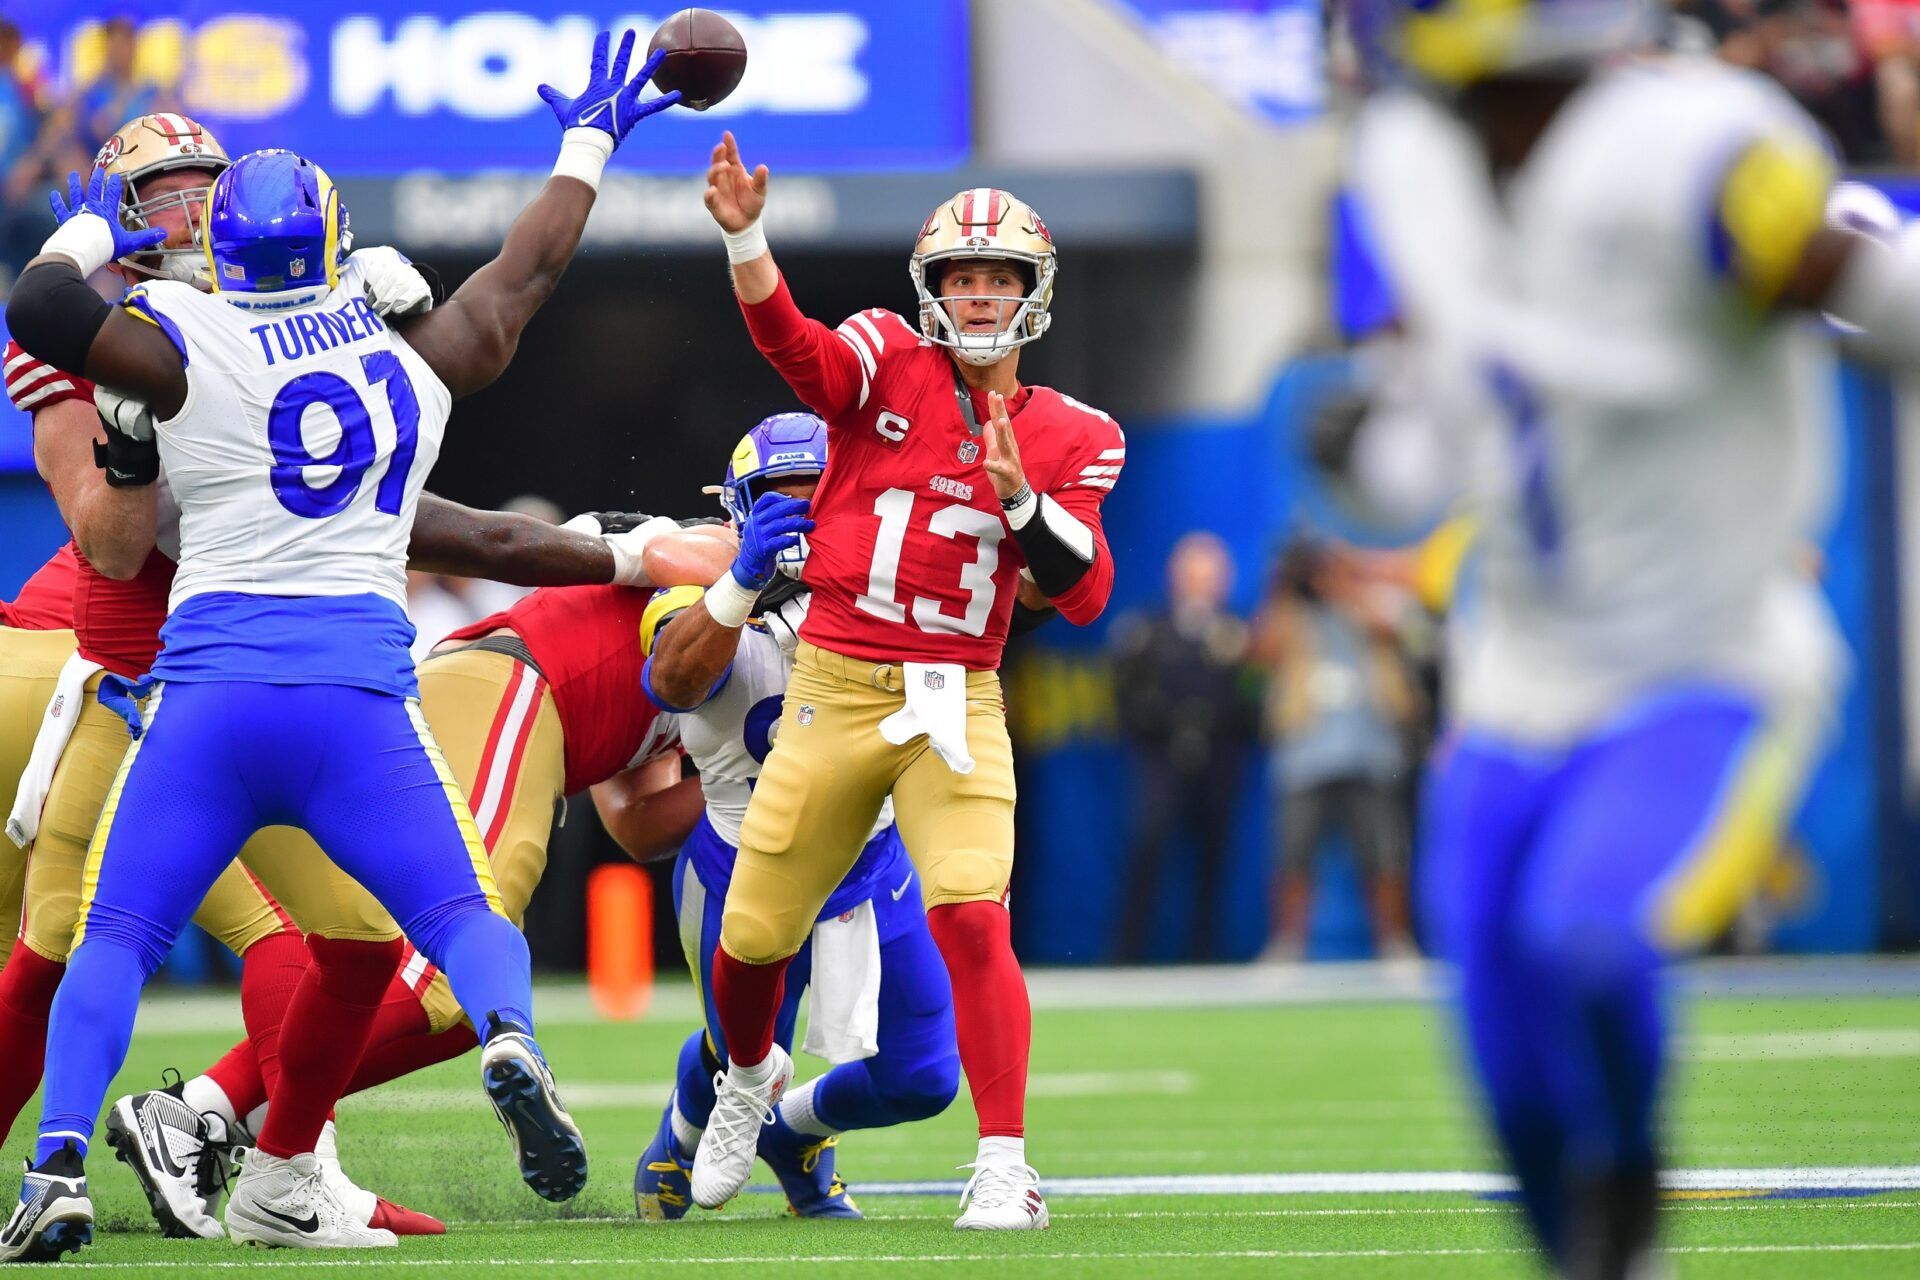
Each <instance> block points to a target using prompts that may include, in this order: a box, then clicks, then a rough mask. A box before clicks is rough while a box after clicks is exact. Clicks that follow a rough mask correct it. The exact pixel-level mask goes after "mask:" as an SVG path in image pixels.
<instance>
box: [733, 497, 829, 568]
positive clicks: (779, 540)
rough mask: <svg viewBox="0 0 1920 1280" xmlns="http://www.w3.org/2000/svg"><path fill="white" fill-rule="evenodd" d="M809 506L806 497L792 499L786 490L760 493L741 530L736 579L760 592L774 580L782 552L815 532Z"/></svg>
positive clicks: (736, 558) (734, 562)
mask: <svg viewBox="0 0 1920 1280" xmlns="http://www.w3.org/2000/svg"><path fill="white" fill-rule="evenodd" d="M808 506H809V503H808V502H807V500H806V499H805V498H789V497H787V496H786V495H785V494H784V493H763V494H761V495H760V499H759V501H757V502H755V503H754V504H753V510H751V511H749V512H748V513H747V522H746V524H745V525H743V526H742V527H741V529H740V554H739V555H738V556H736V557H734V561H733V579H734V581H735V582H738V583H739V584H740V585H741V586H743V587H745V588H746V589H747V590H749V591H758V590H760V588H762V587H764V586H766V585H767V584H768V583H769V582H772V581H773V575H774V574H775V573H776V572H777V570H778V565H779V560H780V553H781V552H782V551H785V550H786V549H787V548H788V547H793V546H798V545H799V543H800V539H801V538H802V537H803V536H804V535H806V534H809V533H812V532H813V521H811V520H809V519H807V508H808Z"/></svg>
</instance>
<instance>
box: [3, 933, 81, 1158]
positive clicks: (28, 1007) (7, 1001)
mask: <svg viewBox="0 0 1920 1280" xmlns="http://www.w3.org/2000/svg"><path fill="white" fill-rule="evenodd" d="M66 971H67V966H65V965H64V964H61V963H59V962H58V961H54V960H49V959H47V958H46V957H45V956H43V955H41V954H40V953H39V952H37V951H35V950H34V949H33V948H32V947H29V946H28V945H27V944H26V943H24V942H20V941H15V942H14V944H13V954H12V955H11V956H8V957H7V967H6V968H5V969H4V970H0V1046H5V1048H6V1050H7V1052H6V1053H5V1054H4V1055H0V1141H4V1140H5V1138H6V1135H7V1131H8V1130H10V1129H12V1128H13V1122H14V1120H15V1119H16V1118H17V1117H18V1116H19V1114H20V1108H22V1107H24V1106H26V1105H27V1100H28V1099H29V1098H31V1097H33V1091H34V1090H35V1089H38V1088H39V1087H40V1072H41V1071H42V1069H44V1067H45V1066H46V1060H47V1014H48V1013H49V1012H50V1011H51V1010H52V1008H53V993H54V992H55V991H56V990H58V989H59V987H60V979H61V977H62V976H63V975H64V974H65V973H66Z"/></svg>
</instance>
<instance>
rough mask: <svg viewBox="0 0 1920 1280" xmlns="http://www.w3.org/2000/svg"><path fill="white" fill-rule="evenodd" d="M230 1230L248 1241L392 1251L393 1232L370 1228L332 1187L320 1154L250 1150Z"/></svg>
mask: <svg viewBox="0 0 1920 1280" xmlns="http://www.w3.org/2000/svg"><path fill="white" fill-rule="evenodd" d="M227 1231H228V1233H229V1234H230V1235H232V1236H233V1238H234V1240H235V1241H237V1242H240V1243H244V1244H257V1245H265V1246H267V1247H268V1248H286V1249H391V1248H393V1247H394V1246H395V1245H397V1244H399V1243H400V1240H399V1237H397V1236H395V1235H394V1234H393V1232H391V1231H381V1230H376V1229H374V1228H371V1227H365V1226H362V1225H361V1224H360V1222H359V1221H358V1220H357V1219H355V1218H354V1216H353V1214H352V1213H351V1212H349V1211H348V1210H347V1208H346V1206H344V1205H342V1204H341V1203H340V1201H339V1200H338V1199H337V1198H336V1197H335V1196H334V1194H333V1192H332V1191H330V1190H329V1189H328V1188H327V1180H326V1176H325V1175H324V1174H322V1173H321V1171H320V1160H319V1157H317V1156H315V1155H314V1154H313V1153H311V1152H308V1153H306V1154H304V1155H297V1156H294V1157H293V1158H291V1159H288V1160H282V1159H280V1158H279V1157H278V1156H270V1155H268V1154H266V1153H265V1152H264V1151H261V1150H260V1149H259V1148H258V1147H255V1148H254V1149H253V1150H251V1151H249V1152H247V1160H246V1163H245V1164H244V1165H243V1166H241V1169H240V1177H239V1180H238V1181H236V1182H235V1183H234V1184H233V1194H232V1195H230V1196H229V1197H228V1198H227Z"/></svg>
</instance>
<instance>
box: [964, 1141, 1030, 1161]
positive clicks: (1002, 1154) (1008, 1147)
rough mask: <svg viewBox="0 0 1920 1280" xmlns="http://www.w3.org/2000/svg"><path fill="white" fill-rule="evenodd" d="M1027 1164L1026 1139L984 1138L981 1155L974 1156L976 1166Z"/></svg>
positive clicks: (981, 1143) (980, 1150) (981, 1142)
mask: <svg viewBox="0 0 1920 1280" xmlns="http://www.w3.org/2000/svg"><path fill="white" fill-rule="evenodd" d="M1026 1162H1027V1140H1026V1139H1025V1138H982V1139H980V1149H979V1153H978V1154H977V1155H975V1156H974V1163H975V1164H1025V1163H1026Z"/></svg>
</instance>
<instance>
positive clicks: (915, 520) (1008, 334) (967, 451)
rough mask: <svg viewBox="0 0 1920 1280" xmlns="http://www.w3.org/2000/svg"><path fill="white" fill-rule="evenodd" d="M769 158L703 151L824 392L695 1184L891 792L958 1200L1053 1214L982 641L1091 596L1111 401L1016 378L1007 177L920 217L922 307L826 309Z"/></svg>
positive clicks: (1023, 276)
mask: <svg viewBox="0 0 1920 1280" xmlns="http://www.w3.org/2000/svg"><path fill="white" fill-rule="evenodd" d="M766 193H767V170H766V167H765V166H764V165H763V166H761V167H759V168H758V169H755V170H754V171H752V172H751V173H750V172H748V170H747V168H746V166H745V165H744V164H742V163H741V160H740V152H739V148H738V146H737V145H736V144H735V142H734V138H733V135H732V134H727V135H726V136H725V137H724V138H723V140H722V141H721V143H720V145H718V146H717V147H715V148H714V151H713V158H712V164H711V167H710V168H709V169H708V171H707V192H706V201H707V208H708V210H709V211H710V212H711V213H712V214H713V216H714V220H715V221H716V222H718V223H719V224H720V228H721V230H722V231H723V232H724V233H725V239H726V243H727V256H728V259H729V261H730V262H731V263H732V265H733V282H734V290H735V292H736V293H737V294H738V295H739V298H740V304H741V310H742V312H743V313H744V314H745V316H746V321H747V329H748V331H749V332H750V333H751V334H752V335H753V340H754V344H755V345H756V346H757V347H759V349H760V351H761V353H762V354H763V355H765V356H766V357H767V359H768V360H769V361H771V362H772V363H773V365H774V367H775V368H776V369H778V370H779V371H780V373H781V376H782V377H784V378H785V379H786V380H787V382H788V384H789V385H790V386H792V388H793V389H794V391H795V392H796V393H797V394H798V395H799V397H800V399H801V400H802V401H804V402H805V403H806V404H807V405H808V406H809V407H810V408H812V409H813V410H814V411H815V412H816V413H818V414H819V415H820V416H821V417H823V418H825V419H826V421H827V423H828V426H829V429H830V432H831V436H830V438H831V440H832V452H831V453H830V455H829V462H828V464H827V469H826V473H825V476H824V477H823V479H822V480H821V483H820V488H819V491H818V492H817V493H816V494H815V496H814V499H813V508H812V515H813V519H814V522H815V525H816V528H815V530H814V532H813V533H812V535H811V537H810V539H809V541H810V551H809V554H808V556H807V560H806V569H805V573H804V577H805V581H806V583H807V585H808V586H810V587H811V588H812V589H813V607H812V609H811V610H810V612H809V614H808V618H807V621H806V623H805V625H804V626H803V627H802V628H801V633H800V639H801V643H800V647H799V652H798V654H797V655H796V659H795V668H794V674H793V679H792V682H791V683H790V684H789V686H788V688H787V695H786V701H785V704H784V706H783V709H782V714H781V720H780V725H779V733H778V736H777V738H776V739H775V741H774V746H773V750H772V753H771V754H770V755H769V756H768V757H767V761H766V764H765V765H764V767H763V768H762V771H761V774H760V780H759V784H758V786H756V787H755V789H754V794H753V801H752V805H751V807H750V808H749V809H748V811H747V817H746V822H745V826H744V828H743V829H742V832H741V841H740V857H739V862H738V864H737V865H736V867H735V870H734V876H733V883H732V886H731V888H730V889H729V891H728V895H727V905H726V913H725V915H724V917H723V920H722V926H721V935H720V948H719V950H718V951H717V952H716V954H715V958H714V972H713V991H714V999H715V1003H716V1006H717V1009H718V1014H719V1019H720V1023H721V1026H722V1028H723V1029H724V1030H725V1032H726V1038H727V1044H728V1047H729V1050H730V1054H731V1057H730V1061H729V1065H728V1070H727V1074H726V1076H725V1078H724V1079H723V1080H722V1081H720V1082H719V1088H718V1102H717V1104H716V1107H715V1110H714V1115H713V1119H712V1120H711V1121H710V1122H709V1124H708V1126H707V1128H706V1130H705V1132H704V1134H703V1135H702V1138H701V1142H700V1149H699V1152H698V1153H697V1156H696V1158H695V1161H694V1170H693V1197H694V1200H695V1202H696V1203H698V1204H700V1205H702V1206H704V1207H707V1208H715V1207H718V1206H719V1205H721V1204H723V1203H725V1202H726V1201H727V1200H729V1199H731V1198H732V1197H733V1196H734V1195H735V1194H737V1193H738V1192H739V1190H740V1188H741V1186H742V1185H743V1184H744V1183H745V1182H746V1179H747V1175H748V1172H749V1171H750V1170H751V1168H752V1164H753V1158H754V1151H755V1146H756V1143H757V1140H758V1128H759V1125H758V1123H757V1120H758V1118H759V1117H761V1116H764V1115H766V1114H767V1113H768V1112H769V1110H770V1109H771V1108H772V1107H773V1106H774V1105H776V1104H777V1103H778V1102H779V1100H780V1096H781V1094H782V1093H783V1092H784V1091H785V1088H786V1085H787V1083H788V1082H789V1081H790V1080H791V1079H792V1076H793V1064H792V1062H791V1060H789V1059H788V1057H787V1055H786V1054H785V1053H784V1052H782V1051H781V1050H780V1049H779V1048H778V1046H776V1045H775V1044H774V1043H773V1028H774V1014H775V1011H776V1010H777V1009H778V1007H779V1005H780V998H781V990H782V985H783V981H784V975H785V969H786V964H787V961H788V959H789V958H790V957H791V956H792V955H793V953H794V952H795V951H796V950H798V949H799V947H800V945H801V943H802V942H804V941H805V939H806V937H807V932H808V930H809V929H810V928H811V927H812V925H813V921H814V917H815V916H816V915H817V914H818V912H819V910H820V907H821V905H822V904H823V903H824V902H825V900H826V898H827V895H828V893H829V892H830V891H831V890H832V889H833V887H834V886H835V885H836V884H838V883H839V882H840V879H841V877H842V876H843V875H844V874H845V873H846V871H847V868H848V867H849V866H850V865H851V864H852V862H853V860H854V857H855V855H856V854H857V853H858V852H859V850H860V847H861V844H862V842H863V841H864V840H865V839H866V834H867V832H868V831H869V830H870V829H871V828H872V825H873V821H874V817H875V815H876V813H877V812H878V811H879V808H880V804H881V802H882V801H883V800H884V799H885V798H886V796H887V795H888V794H889V793H891V795H892V796H893V802H894V808H895V812H896V814H897V816H898V820H899V823H900V834H901V836H902V837H903V838H904V840H905V842H906V846H907V849H908V852H909V853H910V854H911V855H912V857H913V860H914V862H915V864H916V866H917V867H918V869H919V872H920V877H921V880H922V883H923V885H924V892H925V897H926V903H927V923H928V925H929V926H930V927H931V929H932V932H933V936H934V940H935V941H936V942H937V943H938V944H939V947H940V951H941V954H942V955H943V956H944V957H945V958H946V962H947V968H948V970H949V972H950V973H951V975H952V978H953V1001H954V1021H955V1029H956V1031H957V1033H958V1039H959V1046H960V1061H961V1065H962V1066H963V1067H964V1068H965V1070H966V1074H967V1081H968V1084H969V1086H970V1087H971V1089H972V1091H973V1102H974V1110H975V1111H976V1113H977V1114H978V1117H979V1121H980V1146H979V1154H978V1156H977V1158H976V1162H975V1164H974V1165H973V1166H972V1167H973V1169H974V1175H973V1179H972V1181H971V1182H970V1183H969V1184H968V1187H967V1194H966V1196H965V1197H963V1200H964V1202H965V1203H966V1209H965V1211H964V1212H963V1213H962V1214H961V1216H960V1219H959V1220H958V1221H957V1222H956V1223H955V1224H954V1225H955V1226H956V1227H959V1228H961V1229H968V1230H1020V1229H1029V1228H1041V1227H1045V1226H1046V1225H1047V1206H1046V1202H1045V1200H1044V1199H1042V1198H1041V1195H1040V1188H1039V1182H1040V1179H1039V1175H1038V1174H1037V1173H1035V1172H1034V1170H1033V1168H1032V1166H1030V1165H1029V1164H1028V1163H1027V1159H1026V1148H1025V1138H1024V1128H1023V1124H1024V1110H1025V1103H1026V1076H1027V1057H1028V1049H1029V1046H1030V1043H1031V1039H1032V1015H1031V1011H1030V1009H1029V1006H1028V1003H1027V990H1026V984H1025V981H1024V980H1023V979H1022V977H1021V975H1020V967H1019V962H1018V961H1017V960H1015V958H1014V955H1013V945H1012V942H1011V939H1010V934H1009V922H1008V914H1007V905H1006V891H1007V881H1008V877H1009V875H1010V873H1011V871H1012V867H1013V804H1014V786H1013V753H1012V749H1011V747H1010V745H1009V743H1008V740H1007V729H1006V716H1005V710H1004V707H1003V704H1002V700H1001V693H1000V682H999V676H998V668H999V666H1000V659H1001V652H1002V650H1003V648H1004V647H1005V645H1006V640H1007V631H1008V626H1009V622H1010V620H1011V618H1012V615H1013V611H1014V604H1015V599H1016V596H1023V597H1024V599H1023V600H1022V603H1023V605H1025V606H1027V607H1028V608H1030V609H1040V610H1046V609H1048V608H1051V609H1057V610H1058V611H1059V612H1060V613H1061V614H1063V615H1064V616H1065V617H1066V618H1067V620H1068V621H1070V622H1073V623H1076V624H1085V623H1088V622H1091V621H1093V620H1094V619H1095V618H1096V617H1098V616H1099V614H1100V611H1101V610H1102V609H1103V608H1105V606H1106V603H1107V597H1108V594H1109V593H1110V591H1111V590H1112V586H1113V558H1112V556H1111V554H1110V553H1109V552H1108V550H1107V542H1106V537H1105V535H1104V534H1103V533H1102V532H1101V527H1100V504H1101V502H1102V500H1103V499H1105V497H1106V495H1107V494H1108V492H1109V491H1111V490H1112V488H1113V485H1114V481H1115V480H1116V479H1117V478H1118V476H1119V474H1120V468H1121V465H1122V464H1123V462H1124V460H1125V458H1126V441H1125V438H1124V437H1123V436H1122V435H1121V432H1120V428H1119V427H1118V426H1117V425H1115V423H1114V422H1113V420H1112V419H1111V418H1109V417H1108V416H1107V415H1106V414H1104V413H1102V412H1100V411H1099V410H1098V409H1093V408H1089V407H1088V406H1086V405H1083V404H1081V403H1080V402H1079V401H1077V400H1074V399H1072V398H1071V397H1069V396H1065V395H1062V394H1060V393H1059V392H1057V391H1053V390H1050V389H1049V388H1046V387H1031V386H1022V385H1021V384H1020V381H1019V377H1018V372H1019V361H1020V354H1019V349H1020V348H1021V347H1022V346H1024V345H1026V344H1027V343H1029V342H1031V341H1033V340H1034V339H1036V338H1038V337H1040V335H1042V334H1043V333H1045V332H1046V330H1047V325H1048V323H1049V321H1050V319H1051V317H1049V316H1048V314H1047V306H1048V304H1049V302H1050V301H1051V300H1052V297H1053V281H1054V271H1055V257H1054V248H1053V240H1052V237H1051V236H1050V235H1049V234H1048V232H1047V229H1046V225H1045V224H1044V223H1042V222H1041V221H1040V218H1039V216H1038V215H1037V214H1035V213H1034V212H1033V210H1032V209H1030V208H1028V207H1027V206H1026V205H1025V204H1023V203H1022V202H1021V201H1019V200H1017V199H1015V198H1014V197H1013V196H1011V195H1009V194H1008V193H1007V192H1005V191H998V190H993V189H990V188H984V187H983V188H976V189H974V190H970V191H963V192H961V193H960V194H959V195H957V196H955V197H954V198H953V199H951V200H949V201H947V202H945V203H944V204H942V205H941V206H940V207H939V208H938V209H936V210H934V212H933V215H932V216H931V217H929V218H928V219H927V221H926V224H925V225H924V226H923V227H922V228H921V231H920V237H919V240H918V242H917V243H916V244H915V245H914V250H913V256H912V258H911V260H910V261H909V264H908V272H909V274H910V275H911V277H912V279H913V283H914V289H915V292H916V293H917V294H918V295H919V300H920V306H919V315H918V322H917V323H909V322H908V321H907V320H905V319H903V318H902V317H901V316H899V315H896V314H895V313H893V312H891V311H885V310H880V309H875V310H871V311H862V312H859V313H857V314H856V315H854V316H852V317H851V318H849V319H848V320H847V321H846V322H845V323H844V324H842V325H841V326H840V327H839V328H838V329H829V328H827V327H826V326H825V325H823V324H821V323H819V322H818V321H815V320H810V319H808V318H807V317H806V316H804V315H802V314H801V313H800V310H799V309H798V308H797V307H796V306H795V305H794V302H793V298H792V296H791V295H790V294H789V293H788V292H787V286H786V283H785V281H784V280H783V279H782V278H781V275H780V270H779V268H778V267H777V266H775V265H774V260H773V255H772V254H771V252H769V250H768V248H767V241H766V236H765V234H764V233H763V232H762V230H761V228H760V213H761V210H762V209H763V208H764V207H765V204H766ZM753 596H754V593H753V591H752V590H751V589H749V588H748V587H746V586H745V585H742V584H740V583H736V582H734V581H733V580H732V579H731V578H730V577H722V578H721V579H720V581H719V582H718V583H717V584H715V586H714V587H712V588H711V589H709V591H708V592H707V595H706V598H705V601H704V602H703V603H702V604H699V605H695V606H693V607H694V608H705V609H706V610H708V612H709V613H711V614H712V615H713V617H714V618H715V619H716V620H717V621H720V622H721V623H722V625H726V626H737V625H739V620H740V619H741V618H744V617H745V616H746V611H747V610H748V609H749V608H751V605H752V602H753Z"/></svg>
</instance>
